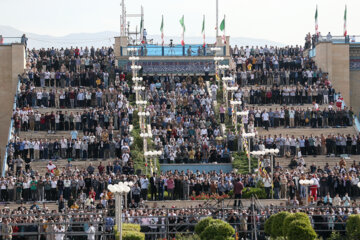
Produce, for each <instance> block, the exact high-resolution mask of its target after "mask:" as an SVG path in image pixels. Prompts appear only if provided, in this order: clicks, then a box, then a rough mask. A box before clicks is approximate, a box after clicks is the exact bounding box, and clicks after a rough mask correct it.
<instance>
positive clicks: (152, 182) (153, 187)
mask: <svg viewBox="0 0 360 240" xmlns="http://www.w3.org/2000/svg"><path fill="white" fill-rule="evenodd" d="M156 180H157V179H156V173H153V176H152V177H151V178H150V189H151V200H153V201H154V200H156V199H157V196H156V195H157V187H156V184H157V182H156Z"/></svg>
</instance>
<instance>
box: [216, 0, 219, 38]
mask: <svg viewBox="0 0 360 240" xmlns="http://www.w3.org/2000/svg"><path fill="white" fill-rule="evenodd" d="M217 36H219V0H216V37H217ZM216 41H217V40H216Z"/></svg>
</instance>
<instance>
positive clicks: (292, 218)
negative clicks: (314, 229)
mask: <svg viewBox="0 0 360 240" xmlns="http://www.w3.org/2000/svg"><path fill="white" fill-rule="evenodd" d="M296 220H299V221H304V222H306V223H307V224H309V225H311V223H310V219H309V217H308V215H307V214H306V213H300V212H298V213H292V214H289V215H287V216H286V217H285V219H284V222H283V236H286V235H287V231H288V229H289V228H288V227H289V226H290V224H291V223H292V222H293V221H296Z"/></svg>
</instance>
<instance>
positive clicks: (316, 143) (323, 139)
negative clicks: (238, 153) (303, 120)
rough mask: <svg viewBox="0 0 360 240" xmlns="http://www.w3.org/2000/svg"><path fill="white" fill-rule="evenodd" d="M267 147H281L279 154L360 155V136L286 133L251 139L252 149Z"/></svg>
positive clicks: (257, 149)
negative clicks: (295, 134) (296, 134)
mask: <svg viewBox="0 0 360 240" xmlns="http://www.w3.org/2000/svg"><path fill="white" fill-rule="evenodd" d="M265 148H276V149H279V156H280V157H283V156H294V155H296V156H308V155H310V156H311V155H313V156H316V155H327V156H330V155H333V156H341V155H342V154H347V155H358V154H359V153H360V152H359V150H360V138H359V136H358V135H350V134H340V133H338V134H329V135H323V134H320V135H318V136H316V135H313V134H311V135H309V136H304V135H302V136H297V137H295V136H294V135H289V134H286V135H285V136H283V135H282V134H279V135H270V134H269V135H259V136H257V137H255V138H254V140H251V149H252V150H254V151H259V150H260V151H261V150H264V149H265Z"/></svg>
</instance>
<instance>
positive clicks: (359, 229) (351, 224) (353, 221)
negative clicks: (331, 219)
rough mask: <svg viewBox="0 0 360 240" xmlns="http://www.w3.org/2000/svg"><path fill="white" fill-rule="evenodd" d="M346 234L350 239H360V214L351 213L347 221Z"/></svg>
mask: <svg viewBox="0 0 360 240" xmlns="http://www.w3.org/2000/svg"><path fill="white" fill-rule="evenodd" d="M346 234H347V235H348V237H350V239H360V215H359V214H356V215H350V216H349V218H348V219H347V221H346Z"/></svg>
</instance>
